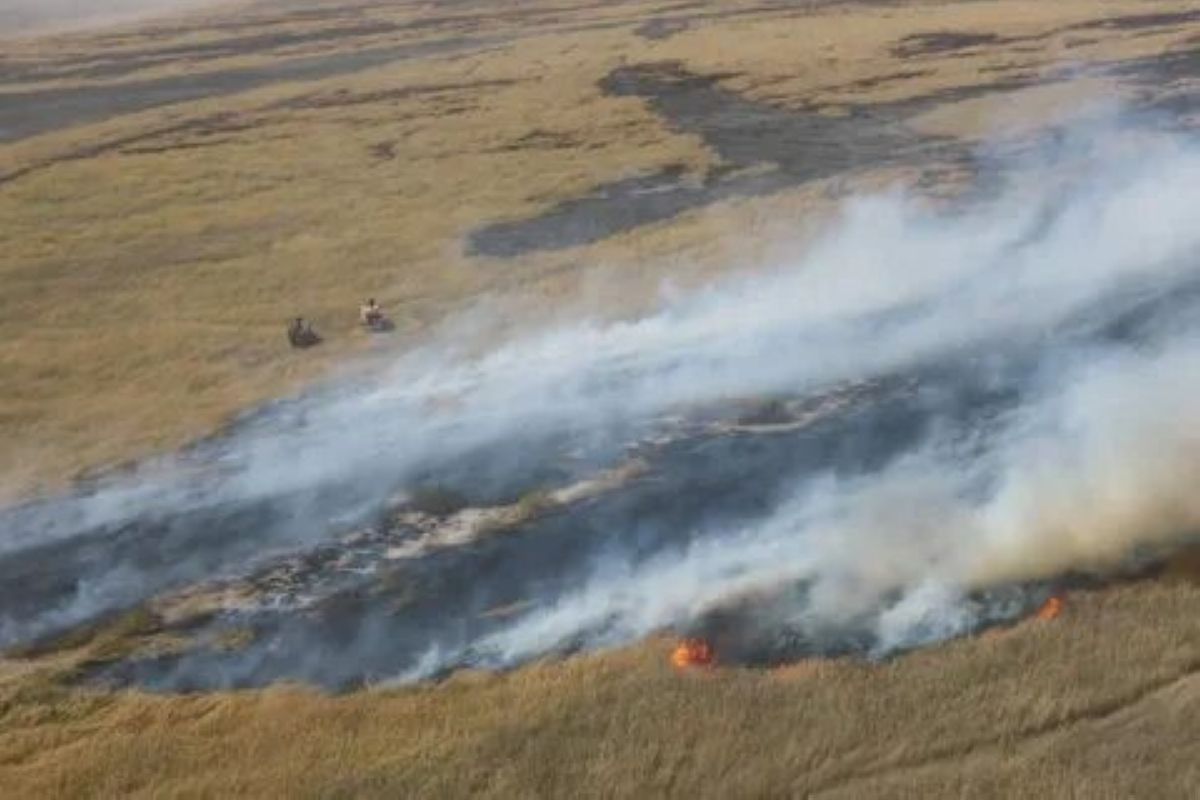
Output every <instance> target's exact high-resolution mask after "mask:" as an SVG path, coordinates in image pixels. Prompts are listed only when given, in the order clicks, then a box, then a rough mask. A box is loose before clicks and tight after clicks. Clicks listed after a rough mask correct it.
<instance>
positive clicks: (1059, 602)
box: [1034, 594, 1066, 621]
mask: <svg viewBox="0 0 1200 800" xmlns="http://www.w3.org/2000/svg"><path fill="white" fill-rule="evenodd" d="M1065 605H1066V600H1065V599H1064V598H1063V596H1062V595H1060V594H1056V595H1051V597H1050V598H1049V599H1048V600H1047V601H1046V602H1045V603H1042V607H1041V608H1039V609H1038V610H1037V614H1035V615H1034V617H1035V618H1036V619H1040V620H1043V621H1048V620H1052V619H1058V617H1059V615H1061V614H1062V612H1063V607H1064V606H1065Z"/></svg>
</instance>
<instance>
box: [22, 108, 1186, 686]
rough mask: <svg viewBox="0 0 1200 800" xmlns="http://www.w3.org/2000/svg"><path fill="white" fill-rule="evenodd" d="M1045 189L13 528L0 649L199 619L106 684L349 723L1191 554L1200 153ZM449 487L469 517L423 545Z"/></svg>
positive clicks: (1076, 155) (71, 504)
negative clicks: (648, 644)
mask: <svg viewBox="0 0 1200 800" xmlns="http://www.w3.org/2000/svg"><path fill="white" fill-rule="evenodd" d="M1042 159H1043V160H1039V161H1037V162H1035V163H1033V164H1030V163H1022V164H1016V165H1012V169H1013V173H1012V175H1013V177H1014V180H1013V181H1012V188H1011V190H1010V191H1009V192H1007V193H1006V194H1004V195H1003V196H1001V197H999V198H998V199H996V200H994V201H992V202H989V203H988V204H987V205H986V206H977V207H971V208H965V209H958V210H956V211H954V212H953V213H946V212H945V211H936V210H933V209H930V208H928V207H926V206H924V205H923V204H922V203H921V202H920V201H919V200H916V199H913V198H908V197H905V196H904V195H903V194H901V193H892V194H886V195H883V196H874V197H867V198H861V199H858V200H854V201H852V202H850V203H849V204H847V206H846V207H845V209H844V211H843V213H842V215H841V219H840V220H839V221H838V223H837V224H836V225H834V226H832V227H831V229H830V231H829V232H828V233H827V234H826V235H825V236H824V237H823V238H822V239H820V240H819V241H818V242H816V243H815V244H813V245H811V246H809V247H807V248H805V249H804V251H803V252H798V253H797V254H796V255H795V256H794V258H790V259H784V260H782V262H781V263H778V264H774V265H769V267H768V268H766V269H764V270H763V271H762V272H761V273H760V274H758V275H756V276H755V277H753V278H749V279H740V280H737V281H732V282H728V283H725V284H723V285H720V286H717V287H713V288H711V289H708V290H705V291H702V292H700V293H698V294H695V295H691V296H688V297H684V298H675V299H672V300H669V301H664V304H663V306H662V308H661V309H660V310H659V311H658V312H656V313H654V314H650V315H647V316H645V317H642V318H639V319H636V320H631V321H624V322H611V321H607V322H605V321H600V320H587V321H582V322H579V323H578V324H574V325H563V326H559V327H557V328H554V329H550V330H542V331H538V332H536V333H532V334H530V335H528V336H526V337H524V338H520V339H518V340H516V341H513V342H510V343H507V344H503V345H500V346H498V347H496V348H494V349H492V350H490V351H489V352H486V353H484V354H483V355H469V354H468V353H467V352H466V351H465V350H463V349H462V348H460V347H459V346H458V344H457V342H456V341H455V340H454V339H453V338H452V337H446V338H444V339H443V340H441V341H440V342H437V343H435V344H433V345H431V346H429V347H427V348H423V349H421V350H420V351H418V352H413V353H410V354H408V355H406V356H405V357H403V358H402V359H400V360H399V361H398V363H396V364H395V365H394V366H393V367H392V368H390V369H389V370H387V371H386V372H385V373H384V374H382V375H378V376H376V378H374V379H373V380H372V381H371V382H370V384H369V385H366V386H360V387H353V388H347V387H343V388H341V389H338V390H330V391H327V392H325V393H323V394H320V395H314V396H312V397H309V398H305V399H301V400H297V401H293V402H289V403H283V404H280V405H279V406H278V407H276V408H273V409H266V410H263V411H262V412H260V413H259V414H257V415H255V416H253V417H251V418H249V419H247V420H246V421H244V423H242V424H241V425H239V426H237V427H236V428H235V429H234V430H233V431H231V432H230V434H229V435H227V436H225V437H223V438H220V439H217V440H213V441H211V442H209V443H206V444H205V445H203V446H198V447H197V448H195V449H194V450H193V451H192V452H191V453H189V454H186V455H183V456H179V457H175V458H170V459H165V460H164V461H162V462H160V463H157V464H147V465H145V466H143V467H141V468H140V469H138V470H137V471H135V472H134V473H132V474H129V475H125V476H121V477H114V478H112V479H110V480H108V481H103V482H100V483H99V484H98V485H96V486H94V487H92V488H91V489H90V490H88V491H87V492H85V493H81V494H80V495H78V496H75V497H72V498H66V499H61V500H53V501H47V502H43V503H40V504H36V505H30V506H27V507H24V508H20V509H14V510H12V511H10V512H8V514H7V517H6V520H5V523H4V529H5V531H6V536H5V537H4V539H3V542H2V543H0V597H2V598H3V604H2V607H3V625H2V626H0V636H2V637H3V639H2V640H3V641H4V642H5V643H6V644H8V645H13V644H18V643H21V642H28V641H30V640H32V639H36V638H39V637H43V636H46V635H47V634H50V633H53V632H55V631H61V630H65V629H68V628H70V627H71V626H73V625H77V624H80V623H83V622H86V621H88V620H90V619H94V618H97V617H99V616H102V615H104V614H107V613H111V612H113V611H115V610H118V609H122V608H128V607H131V606H133V605H135V604H137V603H139V602H142V601H144V600H146V599H147V598H150V597H152V596H155V595H159V596H160V597H162V596H164V595H167V596H169V595H170V594H171V593H172V592H177V591H179V590H181V589H183V588H184V587H186V586H188V585H189V584H194V583H196V582H198V581H203V582H207V583H208V585H210V586H214V587H218V588H219V589H220V591H219V592H217V591H215V590H214V592H210V596H209V600H208V601H207V605H205V604H201V605H203V606H204V608H205V613H204V614H203V615H201V616H194V617H191V618H187V620H186V625H187V630H188V631H189V633H190V634H192V635H194V637H195V639H194V641H195V644H194V646H192V647H189V648H185V649H183V650H182V651H180V652H175V653H172V654H170V655H166V656H159V657H156V658H153V659H129V660H125V661H122V662H119V663H117V664H114V665H109V666H107V667H105V668H104V669H103V670H102V671H101V674H102V676H103V677H105V678H107V679H114V680H118V681H136V682H142V683H146V684H149V685H153V686H159V687H164V688H201V687H210V686H230V685H257V684H262V683H266V682H270V681H272V680H276V679H279V678H285V677H295V678H301V679H306V680H312V681H317V682H320V683H324V684H327V685H331V686H343V685H347V684H353V683H355V682H357V681H360V680H363V679H388V678H394V677H396V676H400V677H401V678H402V679H414V678H422V677H428V676H431V675H437V674H440V673H441V672H443V671H445V670H447V669H452V668H455V667H459V666H466V665H480V666H487V667H506V666H510V665H514V664H518V663H521V662H523V661H525V660H528V659H530V658H535V657H539V656H542V655H546V654H551V653H565V652H571V651H573V650H576V649H579V648H591V647H602V646H607V645H612V644H617V643H621V642H626V641H629V640H631V639H635V638H637V637H640V636H643V635H646V634H648V633H651V632H653V631H656V630H661V629H664V628H678V629H681V630H686V629H689V628H691V627H693V626H697V625H700V626H702V627H703V626H705V625H715V624H716V623H715V622H713V621H714V620H720V619H725V620H726V621H727V620H728V619H730V618H732V619H735V620H736V625H737V626H738V627H739V628H741V629H742V630H743V631H747V632H749V633H752V634H753V635H752V636H750V638H751V639H753V641H752V642H751V643H750V645H749V647H750V648H751V649H755V648H757V649H760V650H761V649H765V650H768V651H770V650H772V649H773V648H774V649H776V650H778V651H779V652H781V653H785V654H790V655H796V654H804V653H812V652H815V653H827V652H843V651H851V652H858V653H861V654H863V655H882V654H886V653H889V652H893V651H895V650H897V649H903V648H906V647H911V646H915V645H918V644H922V643H925V642H931V641H937V640H940V639H944V638H947V637H950V636H954V635H959V634H962V633H964V632H967V631H970V630H973V629H975V628H977V627H979V626H980V625H984V624H989V623H990V622H993V621H996V620H1000V619H1006V618H1010V617H1012V616H1013V615H1016V614H1019V613H1021V612H1022V611H1023V610H1024V609H1025V608H1027V607H1028V606H1029V605H1030V604H1031V603H1035V602H1037V600H1038V599H1039V595H1038V592H1039V591H1040V590H1041V588H1042V587H1043V586H1044V583H1042V582H1044V581H1047V580H1052V579H1054V578H1055V577H1056V576H1058V575H1061V574H1064V573H1066V572H1071V571H1087V570H1099V571H1102V570H1106V569H1110V568H1113V567H1116V566H1119V565H1120V564H1122V563H1123V562H1124V561H1125V560H1126V559H1128V558H1130V557H1133V556H1136V557H1142V556H1144V555H1145V554H1146V553H1147V552H1150V553H1153V552H1154V551H1155V550H1156V549H1157V548H1159V547H1169V546H1170V545H1171V544H1172V543H1174V542H1176V541H1179V540H1181V539H1182V538H1185V537H1186V536H1187V535H1189V533H1190V532H1191V531H1193V530H1195V529H1196V527H1197V523H1198V522H1200V502H1198V501H1197V500H1196V499H1195V498H1194V497H1193V496H1192V494H1193V493H1191V492H1190V490H1189V482H1190V480H1191V477H1192V476H1194V475H1195V474H1196V466H1197V463H1196V462H1197V459H1200V441H1198V440H1197V434H1195V433H1194V431H1195V430H1196V429H1197V427H1196V424H1195V423H1196V422H1198V421H1200V420H1197V419H1196V416H1197V414H1198V413H1200V412H1197V411H1196V410H1195V409H1194V404H1193V403H1191V402H1190V400H1191V397H1192V396H1193V394H1194V389H1195V388H1196V387H1197V386H1200V359H1197V358H1196V355H1197V353H1196V352H1195V351H1196V349H1197V348H1198V347H1200V338H1198V337H1197V333H1198V327H1197V326H1198V322H1200V320H1198V319H1197V314H1198V313H1200V302H1197V299H1198V298H1200V294H1198V293H1200V224H1198V223H1200V219H1198V218H1197V215H1198V213H1200V212H1198V211H1197V208H1198V207H1200V206H1197V204H1196V203H1195V199H1196V197H1195V193H1196V189H1195V187H1196V186H1198V185H1200V150H1198V149H1197V148H1196V146H1195V143H1194V142H1191V141H1189V140H1184V139H1180V138H1176V137H1167V136H1161V135H1153V134H1150V133H1148V132H1146V131H1144V130H1137V129H1126V128H1120V127H1117V126H1114V125H1104V126H1098V127H1093V128H1090V129H1088V130H1083V131H1079V132H1077V133H1075V134H1073V135H1072V136H1071V137H1067V138H1066V139H1065V140H1064V141H1063V143H1062V145H1061V147H1060V149H1058V150H1056V151H1055V152H1053V153H1049V154H1044V155H1043V156H1042ZM1051 176H1053V177H1051ZM1015 178H1021V179H1020V180H1016V179H1015ZM748 398H752V399H755V400H756V401H757V402H759V403H760V406H759V408H758V411H757V412H755V413H748V412H747V411H746V405H745V401H746V400H747V399H748ZM764 399H770V401H771V402H769V403H766V404H762V402H763V401H764ZM634 459H636V460H638V461H640V462H641V463H644V464H645V468H644V469H640V470H638V471H636V473H632V472H631V473H629V475H628V477H627V478H626V479H624V480H622V481H621V482H619V483H617V484H615V485H612V486H608V487H607V488H606V489H605V490H604V491H601V492H599V493H594V494H591V495H587V496H584V497H583V499H577V500H572V501H570V502H556V503H553V504H549V505H547V506H545V507H539V508H537V509H536V513H528V514H517V515H516V516H513V517H503V514H501V515H500V517H497V518H506V519H508V520H509V521H508V523H507V524H504V525H500V526H491V527H488V526H476V527H474V528H471V527H467V528H465V529H464V528H461V526H460V527H459V528H457V529H453V530H457V533H454V535H450V534H446V533H445V531H446V530H450V529H449V528H446V527H445V525H448V524H450V522H454V524H459V523H461V521H462V518H461V517H456V516H455V510H456V509H457V508H458V507H460V506H463V505H466V506H472V507H480V508H482V507H492V508H496V507H508V506H509V505H513V506H520V505H521V503H522V502H523V501H522V500H521V498H522V497H523V496H524V497H528V496H529V495H530V493H531V492H533V493H536V492H545V491H552V490H554V489H556V488H561V487H564V486H568V485H572V484H574V483H578V482H580V481H584V482H586V481H587V480H588V478H589V476H594V475H595V474H597V473H599V472H602V471H604V470H609V469H612V468H614V467H619V466H620V465H621V464H624V463H628V462H630V461H631V460H634ZM423 487H424V488H423ZM429 487H435V488H436V489H437V490H438V491H441V492H443V493H445V494H447V495H449V496H453V497H455V498H456V500H455V502H454V503H452V504H449V507H447V508H445V509H442V510H440V511H437V513H436V514H434V516H438V515H441V517H443V519H442V521H441V522H437V521H435V522H428V523H427V522H420V523H418V522H414V521H413V519H414V518H413V517H412V516H411V515H407V516H406V514H405V513H403V512H404V510H405V509H406V508H409V507H411V506H412V504H413V502H414V500H415V499H416V498H417V497H419V496H420V495H421V492H422V491H426V490H428V488H429ZM534 505H536V504H534ZM447 520H449V522H448V521H447ZM455 521H456V522H455ZM438 525H443V527H441V528H439V527H438ZM422 526H424V527H422ZM452 527H453V526H451V528H452ZM453 530H452V533H453ZM464 531H465V533H464ZM414 543H415V545H414ZM431 543H432V544H431ZM433 545H436V546H433ZM281 576H282V577H281ZM281 586H282V588H280V587H281ZM201 593H202V594H203V592H201ZM222 593H224V594H222ZM212 597H218V598H219V597H235V598H236V601H228V602H227V601H222V600H220V599H217V600H212ZM156 602H157V601H156ZM168 605H170V604H169V603H168ZM176 605H177V606H178V605H179V604H178V603H177V604H176ZM746 608H748V609H750V610H751V611H750V613H749V614H747V613H745V612H744V611H742V610H741V609H746ZM730 609H737V613H735V614H732V617H731V615H730ZM722 615H724V616H722ZM181 624H183V623H181ZM236 631H246V632H248V636H247V637H245V641H244V642H243V643H242V645H241V646H239V647H237V648H227V647H217V646H211V647H210V646H208V645H209V644H211V643H213V642H218V641H222V640H223V638H222V637H223V636H224V634H227V633H230V632H236ZM743 638H745V637H743Z"/></svg>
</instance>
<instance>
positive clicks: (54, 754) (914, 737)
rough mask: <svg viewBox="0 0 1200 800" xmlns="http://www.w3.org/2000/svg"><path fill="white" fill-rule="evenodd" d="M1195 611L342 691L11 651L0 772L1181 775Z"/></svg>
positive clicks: (475, 779) (1068, 785)
mask: <svg viewBox="0 0 1200 800" xmlns="http://www.w3.org/2000/svg"><path fill="white" fill-rule="evenodd" d="M1198 610H1200V587H1198V586H1197V585H1196V584H1195V583H1194V582H1189V581H1185V580H1171V581H1166V582H1147V583H1140V584H1133V585H1126V586H1123V587H1119V588H1116V589H1110V590H1107V591H1104V592H1099V593H1080V594H1076V595H1072V596H1071V597H1070V598H1069V600H1068V605H1067V610H1066V612H1065V613H1064V615H1063V616H1062V617H1060V618H1059V619H1058V620H1056V621H1053V622H1037V621H1031V622H1025V623H1022V624H1020V625H1018V626H1016V627H1015V628H1013V629H1008V630H1005V631H1001V632H996V633H990V634H985V635H983V636H980V637H977V638H974V639H969V640H963V641H959V642H955V643H952V644H950V645H948V646H945V647H942V648H939V649H937V650H933V651H925V652H919V653H915V654H912V655H909V656H906V657H902V658H899V659H897V660H895V661H893V662H890V663H887V664H882V665H865V664H853V663H846V662H825V663H824V664H820V665H804V664H802V665H798V666H795V667H785V668H782V669H779V670H776V671H749V670H736V669H717V670H715V671H711V672H709V671H698V672H694V673H684V674H680V673H677V672H675V671H674V670H673V669H672V668H671V667H669V666H668V664H667V661H668V659H667V654H668V652H669V646H668V643H665V642H657V641H656V642H649V643H647V644H644V645H641V646H638V647H636V648H633V649H630V650H626V651H621V652H616V653H611V654H607V655H603V656H595V657H581V658H576V659H572V660H569V661H567V662H565V663H554V664H546V665H541V666H534V667H529V668H526V669H523V670H520V671H518V672H516V673H513V674H509V675H502V676H490V675H484V674H461V675H459V676H457V677H456V678H454V679H452V680H451V681H450V682H448V683H446V684H444V685H441V686H438V687H430V688H418V689H404V690H395V689H391V690H389V689H386V688H379V689H373V690H368V691H363V692H356V693H354V694H351V695H346V696H340V697H331V696H327V695H322V694H317V693H314V692H311V691H309V690H305V689H302V688H287V687H281V688H277V689H272V690H268V691H263V692H246V693H237V694H214V695H197V696H189V697H168V698H164V697H155V696H149V695H145V694H140V693H132V692H122V693H116V694H111V693H98V692H87V691H81V690H70V689H64V688H60V687H59V686H58V685H57V684H56V683H55V682H54V677H53V671H52V669H51V668H50V667H47V666H44V665H43V666H42V667H40V668H39V669H40V670H42V671H41V672H35V673H33V674H31V672H30V668H29V667H24V668H23V671H20V672H17V671H16V670H17V669H18V668H17V667H15V666H14V667H11V668H9V670H7V671H6V672H5V673H4V675H5V679H4V681H3V684H2V686H3V689H2V690H0V698H2V699H0V784H3V785H4V786H6V787H8V789H9V793H10V794H9V796H16V797H30V798H32V797H84V796H122V797H185V796H186V797H197V796H204V797H230V796H253V797H465V796H486V797H592V796H597V797H646V796H664V795H665V796H687V797H721V798H727V797H783V796H803V797H847V798H848V797H881V798H882V797H888V798H894V797H914V798H916V797H940V796H969V797H1087V798H1118V797H1119V798H1130V797H1146V798H1150V797H1154V798H1175V797H1178V798H1184V797H1191V796H1194V788H1195V786H1196V785H1197V782H1198V781H1200V765H1198V764H1197V762H1196V759H1195V754H1196V752H1197V748H1200V727H1198V726H1197V725H1196V724H1195V719H1196V715H1197V714H1198V713H1200V672H1198V670H1200V614H1197V611H1198ZM78 657H80V656H79V654H75V655H73V656H71V655H69V656H62V657H60V658H59V661H58V664H59V668H61V669H65V668H67V666H68V665H69V662H70V660H71V659H72V658H78Z"/></svg>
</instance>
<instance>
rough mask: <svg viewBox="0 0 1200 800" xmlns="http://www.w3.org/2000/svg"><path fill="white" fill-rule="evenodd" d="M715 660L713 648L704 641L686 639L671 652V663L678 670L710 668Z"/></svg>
mask: <svg viewBox="0 0 1200 800" xmlns="http://www.w3.org/2000/svg"><path fill="white" fill-rule="evenodd" d="M714 660H715V657H714V655H713V649H712V646H711V645H710V644H709V643H708V642H706V641H704V640H703V639H684V640H683V641H682V642H680V643H679V645H678V646H677V647H676V648H675V649H674V651H672V652H671V663H672V664H673V665H674V666H675V667H676V668H677V669H688V668H689V667H710V666H712V664H713V661H714Z"/></svg>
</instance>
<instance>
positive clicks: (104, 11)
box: [0, 0, 222, 37]
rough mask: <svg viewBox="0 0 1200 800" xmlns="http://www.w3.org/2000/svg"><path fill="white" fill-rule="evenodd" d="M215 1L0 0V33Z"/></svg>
mask: <svg viewBox="0 0 1200 800" xmlns="http://www.w3.org/2000/svg"><path fill="white" fill-rule="evenodd" d="M219 2H222V0H0V37H3V36H12V35H24V34H28V33H37V32H40V31H44V30H77V29H81V28H88V27H92V26H96V25H107V24H112V23H116V22H128V21H131V20H137V19H142V18H146V17H153V16H160V15H166V14H173V13H177V12H180V11H188V10H191V9H194V8H198V7H200V6H204V5H214V4H216V3H219Z"/></svg>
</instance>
